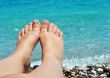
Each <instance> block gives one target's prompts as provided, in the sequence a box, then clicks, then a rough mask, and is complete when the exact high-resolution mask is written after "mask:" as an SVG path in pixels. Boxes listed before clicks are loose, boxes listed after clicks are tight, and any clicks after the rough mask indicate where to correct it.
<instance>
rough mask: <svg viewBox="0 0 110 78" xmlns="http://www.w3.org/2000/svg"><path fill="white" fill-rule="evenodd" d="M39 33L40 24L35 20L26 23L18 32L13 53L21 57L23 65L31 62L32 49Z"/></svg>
mask: <svg viewBox="0 0 110 78" xmlns="http://www.w3.org/2000/svg"><path fill="white" fill-rule="evenodd" d="M39 33H40V24H39V22H38V21H37V20H35V21H33V22H32V23H30V24H29V25H26V27H25V28H23V29H22V31H20V32H19V35H18V41H17V46H16V50H15V53H14V54H13V55H15V56H17V57H20V58H22V60H23V64H24V66H25V67H28V66H29V65H30V62H31V55H32V50H33V48H34V47H35V45H36V44H37V43H38V40H39Z"/></svg>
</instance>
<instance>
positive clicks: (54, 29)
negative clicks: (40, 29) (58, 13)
mask: <svg viewBox="0 0 110 78" xmlns="http://www.w3.org/2000/svg"><path fill="white" fill-rule="evenodd" d="M56 30H57V26H56V25H54V28H53V33H55V32H56Z"/></svg>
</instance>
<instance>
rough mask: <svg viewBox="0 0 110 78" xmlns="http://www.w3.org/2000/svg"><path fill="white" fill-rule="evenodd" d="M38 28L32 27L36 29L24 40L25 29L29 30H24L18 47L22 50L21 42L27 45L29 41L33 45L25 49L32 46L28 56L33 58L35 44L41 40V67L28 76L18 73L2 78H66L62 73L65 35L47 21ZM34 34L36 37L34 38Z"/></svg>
mask: <svg viewBox="0 0 110 78" xmlns="http://www.w3.org/2000/svg"><path fill="white" fill-rule="evenodd" d="M38 25H39V24H38ZM32 26H33V25H32ZM36 27H37V29H36ZM36 27H35V28H34V27H32V28H34V29H32V30H29V32H31V33H30V35H29V34H28V36H25V37H24V39H22V38H21V39H20V36H21V32H26V31H25V29H28V28H25V29H24V30H22V31H21V32H20V33H19V36H18V38H19V39H18V45H17V46H19V49H20V48H22V47H23V44H21V42H22V43H25V42H26V41H28V42H30V43H32V44H31V45H28V46H26V47H24V48H25V49H27V48H29V46H30V48H31V51H30V52H29V55H28V56H30V57H31V54H32V50H33V48H34V47H35V44H37V42H38V41H39V40H40V43H41V47H42V63H41V65H40V66H39V67H38V68H36V69H35V70H33V71H32V72H30V73H28V74H26V73H22V72H21V74H20V73H18V74H12V75H6V76H3V77H1V78H64V76H63V72H62V61H63V52H64V51H63V50H64V42H63V33H62V32H61V31H60V29H59V28H57V26H56V25H55V24H53V23H49V22H48V21H47V20H45V21H43V22H42V25H41V26H40V27H39V26H36ZM30 28H31V27H30ZM34 31H35V32H36V33H35V32H34ZM38 33H39V34H38ZM23 34H24V33H23ZM33 34H34V36H32V35H33ZM32 37H33V38H32ZM36 37H37V38H36ZM26 39H27V40H26ZM34 40H35V41H34ZM26 44H27V43H26ZM20 46H22V47H20ZM24 54H25V53H24ZM27 54H28V53H27ZM15 55H21V53H19V52H16V53H15ZM27 58H28V60H26V61H25V63H26V64H27V65H28V64H30V61H29V57H25V59H27Z"/></svg>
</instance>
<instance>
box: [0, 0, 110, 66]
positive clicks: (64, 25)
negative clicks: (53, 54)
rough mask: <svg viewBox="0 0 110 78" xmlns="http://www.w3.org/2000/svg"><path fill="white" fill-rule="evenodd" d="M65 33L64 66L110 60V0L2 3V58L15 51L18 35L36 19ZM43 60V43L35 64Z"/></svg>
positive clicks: (9, 0) (2, 0)
mask: <svg viewBox="0 0 110 78" xmlns="http://www.w3.org/2000/svg"><path fill="white" fill-rule="evenodd" d="M36 18H37V19H39V20H40V22H42V21H43V20H45V19H47V20H49V21H50V22H54V23H55V24H57V26H58V27H59V28H60V29H61V30H62V31H63V32H64V40H65V56H64V65H65V66H72V65H86V64H90V63H97V62H99V63H100V62H109V60H110V57H109V55H110V0H0V23H1V24H0V59H3V58H5V57H7V56H9V55H10V54H11V53H12V52H13V51H14V48H15V45H16V39H17V33H18V31H19V30H20V29H22V28H23V27H24V25H26V24H28V23H29V22H31V21H32V20H34V19H36ZM40 58H41V48H40V44H39V45H38V46H37V47H36V48H35V50H34V53H33V61H36V60H37V62H39V60H40Z"/></svg>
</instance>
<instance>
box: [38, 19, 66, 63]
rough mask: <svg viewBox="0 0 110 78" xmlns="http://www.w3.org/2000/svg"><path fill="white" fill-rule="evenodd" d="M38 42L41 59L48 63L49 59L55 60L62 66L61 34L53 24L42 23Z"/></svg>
mask: <svg viewBox="0 0 110 78" xmlns="http://www.w3.org/2000/svg"><path fill="white" fill-rule="evenodd" d="M40 42H41V46H42V50H43V51H42V57H43V58H42V59H43V61H48V60H50V59H54V60H57V61H58V62H60V64H62V60H63V52H64V51H63V50H64V44H63V33H62V32H61V31H60V29H58V28H57V27H56V26H55V25H54V24H53V23H50V24H49V22H48V21H46V20H45V21H43V23H42V26H41V32H40Z"/></svg>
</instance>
